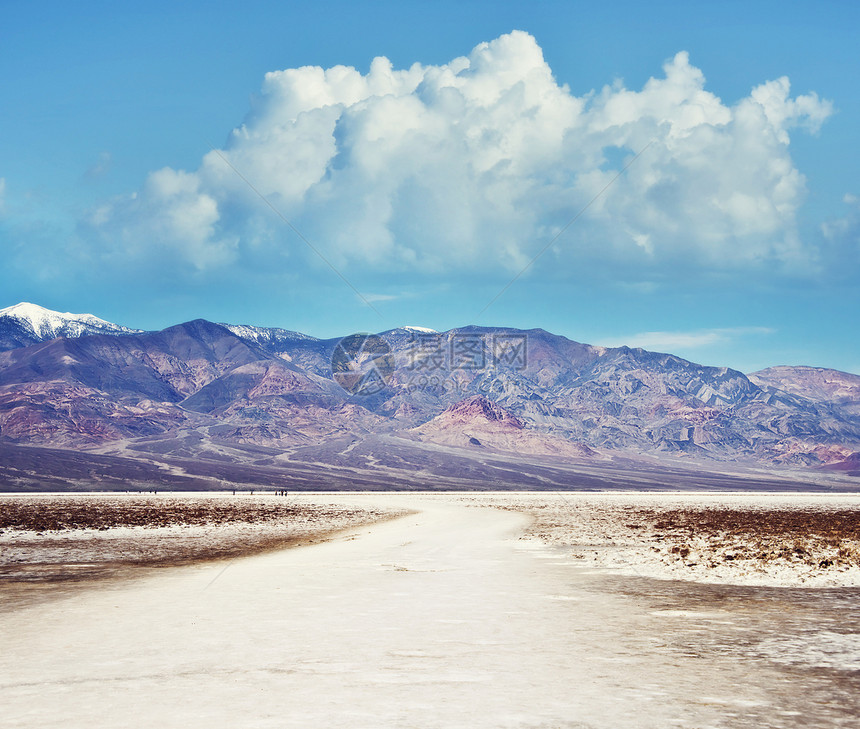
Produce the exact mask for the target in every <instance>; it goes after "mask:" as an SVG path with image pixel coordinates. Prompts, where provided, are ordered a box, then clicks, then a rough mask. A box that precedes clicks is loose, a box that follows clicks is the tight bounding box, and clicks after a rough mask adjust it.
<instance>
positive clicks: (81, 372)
mask: <svg viewBox="0 0 860 729" xmlns="http://www.w3.org/2000/svg"><path fill="white" fill-rule="evenodd" d="M21 307H23V308H21ZM3 312H11V313H7V314H3ZM87 316H89V315H87ZM28 317H30V318H28ZM93 322H95V323H93ZM379 336H380V337H381V339H382V340H384V341H385V342H386V343H387V345H388V347H389V348H390V355H389V356H388V358H387V359H386V360H385V362H386V365H387V369H385V370H384V372H383V375H384V381H385V382H384V384H385V386H384V387H382V388H381V389H380V390H379V391H378V392H373V393H372V394H369V395H356V394H351V393H350V392H347V391H346V390H344V389H343V388H342V387H341V386H340V384H338V381H336V379H335V378H334V377H333V374H332V365H331V361H332V353H333V352H334V351H335V347H336V346H337V344H338V341H339V339H330V340H320V339H316V338H313V337H309V336H307V335H304V334H301V333H298V332H291V331H289V330H284V329H266V328H262V327H250V326H245V325H220V324H214V323H211V322H208V321H205V320H196V321H193V322H187V323H185V324H179V325H176V326H173V327H169V328H167V329H165V330H163V331H160V332H140V331H137V330H130V329H127V328H124V327H119V326H117V325H112V324H110V323H109V322H105V321H104V320H100V319H96V318H95V317H90V318H89V319H87V320H86V321H84V320H83V319H82V318H81V317H80V316H78V315H63V314H57V313H56V312H50V311H48V310H44V309H41V308H40V307H34V306H33V305H26V306H25V305H21V306H20V307H10V308H9V309H5V310H2V312H0V337H1V338H2V339H0V341H2V347H3V348H5V350H6V351H2V352H0V445H2V447H3V448H5V449H6V450H5V451H4V453H5V455H4V457H3V461H2V465H0V486H2V487H4V488H16V487H20V488H36V487H38V486H36V485H35V484H36V482H37V481H38V477H39V473H38V472H39V469H40V468H42V467H40V466H39V465H33V463H32V459H29V460H27V459H24V461H26V463H27V464H30V465H28V466H27V467H26V468H18V467H17V466H13V465H12V464H13V463H18V462H24V461H22V460H21V459H22V458H24V456H22V455H21V450H20V449H21V448H31V449H33V448H38V449H39V452H40V453H44V454H49V455H45V456H44V459H43V460H44V463H45V465H44V469H45V470H46V472H47V471H50V470H51V468H52V467H51V466H50V463H53V462H56V463H60V462H61V461H62V462H64V463H66V462H67V460H64V459H67V457H66V456H62V455H61V452H63V451H66V450H69V449H73V450H75V451H76V452H77V453H78V455H77V456H76V457H77V458H84V457H85V455H81V454H90V455H91V457H92V458H96V457H97V456H98V457H99V458H102V457H111V458H115V459H126V460H130V461H134V462H135V464H136V466H135V473H138V471H139V468H140V467H141V466H140V463H142V462H146V463H149V464H155V465H154V470H153V472H152V473H151V474H149V475H146V476H140V475H138V476H136V477H135V478H137V479H138V480H139V482H140V483H144V482H146V483H148V482H151V481H153V480H155V481H157V480H158V478H159V477H158V475H157V474H158V472H163V471H164V470H165V469H164V464H165V463H172V464H173V466H171V467H172V468H173V469H174V471H173V472H174V474H175V473H177V472H180V471H181V472H182V473H185V474H190V475H188V476H187V477H188V478H189V479H191V481H192V482H193V483H195V484H199V487H200V488H203V487H213V485H217V484H220V485H222V486H223V485H224V484H225V483H236V482H237V480H238V481H241V480H242V479H246V480H247V481H248V482H255V483H268V482H270V481H271V482H273V483H274V482H275V481H277V482H278V483H279V484H280V483H281V482H280V481H278V479H282V478H283V479H286V481H287V482H290V478H292V477H291V476H290V474H293V475H295V474H296V472H297V471H301V472H302V473H305V471H307V469H311V470H314V469H316V471H315V473H316V475H314V476H309V475H307V474H305V476H302V477H301V478H299V476H295V478H296V479H298V480H299V481H301V482H302V483H307V487H310V484H311V483H315V484H317V486H319V487H326V485H327V483H328V485H330V486H331V487H333V488H334V487H337V488H341V487H343V484H342V482H343V483H346V482H349V484H350V485H351V486H353V487H355V486H356V484H357V483H358V482H360V481H363V479H367V481H368V482H369V483H370V482H372V481H373V479H374V478H376V479H377V480H380V479H381V481H383V482H385V483H386V484H389V485H390V484H392V483H394V482H397V479H404V478H405V479H410V483H413V482H415V479H414V474H423V476H422V478H424V477H426V478H427V479H428V486H433V485H434V484H435V485H438V484H440V483H441V484H443V485H444V487H455V486H456V485H460V486H462V485H463V480H464V479H465V480H466V481H468V480H469V479H477V481H476V483H479V484H480V483H485V482H486V483H490V482H493V483H498V482H499V480H500V479H501V480H502V481H504V483H505V484H508V485H511V486H515V485H516V486H522V487H526V488H528V487H549V486H550V485H551V484H553V483H555V484H556V485H558V486H560V487H565V485H566V484H568V482H569V480H570V479H569V478H568V477H567V476H564V475H560V474H561V471H564V473H574V472H576V473H578V474H579V476H578V478H579V481H578V483H581V482H582V478H584V476H582V474H583V469H586V470H588V469H594V468H597V469H605V468H610V466H611V467H613V468H614V467H617V466H618V464H621V463H639V464H641V463H646V462H647V463H654V464H663V463H669V464H672V465H673V467H675V466H676V465H680V466H681V467H683V468H687V467H688V465H690V464H710V465H707V466H706V467H707V468H711V469H717V470H720V469H722V470H723V471H724V470H725V469H726V468H727V467H728V465H727V464H731V467H732V468H742V469H751V470H753V471H754V470H756V469H759V470H760V469H762V468H767V469H777V470H778V471H779V472H780V473H782V472H787V471H786V469H817V471H815V473H819V474H839V476H840V477H842V478H850V474H852V473H856V471H857V469H856V463H857V462H858V453H860V377H857V376H855V375H850V374H847V373H841V372H837V371H834V370H826V369H821V368H811V367H775V368H770V369H767V370H763V371H761V372H758V373H754V374H751V375H749V376H747V375H745V374H743V373H741V372H738V371H736V370H732V369H729V368H725V367H722V368H721V367H706V366H702V365H698V364H695V363H692V362H689V361H687V360H684V359H681V358H679V357H675V356H673V355H670V354H660V353H655V352H649V351H646V350H643V349H631V348H628V347H617V348H605V347H595V346H590V345H587V344H580V343H578V342H574V341H571V340H569V339H567V338H565V337H561V336H557V335H553V334H550V333H548V332H546V331H543V330H540V329H534V330H527V331H524V330H517V329H509V328H484V327H465V328H461V329H453V330H451V331H448V332H433V331H432V330H425V329H421V328H417V327H410V328H402V329H394V330H389V331H387V332H383V333H382V334H380V335H379ZM34 340H35V341H34ZM380 361H381V360H380ZM28 452H29V453H30V454H31V455H32V453H34V452H35V451H28ZM50 454H53V455H50ZM86 457H90V456H86ZM28 458H29V457H28ZM476 458H479V459H480V460H479V462H478V463H479V465H476V461H475V459H476ZM52 459H53V460H52ZM523 459H525V460H527V461H528V463H527V464H526V463H525V462H524V460H523ZM121 462H125V461H121ZM180 462H181V464H182V465H181V466H179V465H177V464H179V463H180ZM99 463H101V464H103V465H102V466H99V467H98V468H96V467H93V469H91V471H90V472H91V473H92V474H94V476H93V477H94V478H96V479H98V478H101V476H100V474H102V471H103V470H104V468H107V466H104V463H106V462H103V461H99ZM111 463H114V462H113V461H111ZM458 464H459V465H458ZM612 464H615V465H612ZM216 465H217V466H218V467H217V468H216ZM204 466H205V468H204ZM240 466H241V467H243V468H245V470H244V471H242V469H241V468H239V467H240ZM252 466H253V468H251V467H252ZM57 468H59V466H57ZM112 468H113V466H112ZM116 468H118V469H119V471H120V472H121V471H122V468H121V467H120V466H116ZM249 468H250V469H251V470H248V469H249ZM16 469H17V470H16ZM100 469H101V470H100ZM219 469H220V470H219ZM255 469H256V470H255ZM260 469H262V471H261V470H260ZM303 469H304V470H303ZM457 469H459V471H458V470H457ZM494 469H501V471H503V475H501V476H500V475H499V473H497V472H496V471H495V470H494ZM535 469H537V470H538V471H540V473H541V475H540V476H537V475H536V473H537V471H536V470H535ZM545 469H550V471H549V472H547V473H549V475H547V473H545V472H544V471H545ZM559 469H561V470H559ZM570 469H573V471H571V470H570ZM194 472H199V473H197V474H196V475H195V473H194ZM490 472H492V473H490ZM810 473H811V472H810ZM219 474H220V475H219ZM261 474H263V475H261ZM458 474H459V475H458ZM469 474H472V475H471V476H470V475H469ZM476 474H477V475H476ZM43 475H44V474H43ZM102 475H103V474H102ZM835 477H836V476H834V478H835ZM52 478H53V477H52ZM58 478H60V476H58ZM118 478H119V477H118ZM302 478H303V479H305V480H304V481H302ZM566 478H568V481H566V480H565V479H566ZM570 478H572V476H571V477H570ZM195 479H196V480H195ZM267 479H268V481H267ZM326 479H328V481H326ZM350 479H352V480H351V481H350ZM458 479H459V482H458ZM482 479H483V480H482ZM586 480H587V479H586ZM682 480H683V479H682ZM216 482H217V484H216ZM79 483H80V484H83V481H82V480H80V479H78V480H75V481H74V484H73V486H74V485H76V484H79ZM415 483H417V482H415ZM539 484H544V485H543V486H540V485H539ZM365 485H366V484H365ZM416 487H417V486H416Z"/></svg>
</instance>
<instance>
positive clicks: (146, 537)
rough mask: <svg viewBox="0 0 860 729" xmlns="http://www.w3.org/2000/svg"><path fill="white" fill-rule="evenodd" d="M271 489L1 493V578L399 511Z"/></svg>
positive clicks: (332, 529) (206, 555)
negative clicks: (314, 500) (318, 501)
mask: <svg viewBox="0 0 860 729" xmlns="http://www.w3.org/2000/svg"><path fill="white" fill-rule="evenodd" d="M397 513H398V512H394V511H386V510H382V509H375V508H367V509H358V508H346V507H339V506H333V505H330V504H329V505H315V504H308V503H301V504H298V503H294V502H293V501H292V500H291V499H290V498H289V497H286V498H285V497H279V496H276V495H274V494H271V495H269V494H267V495H257V496H251V495H246V494H242V495H237V496H226V495H224V496H222V495H217V496H212V495H187V496H175V495H164V496H158V495H78V494H67V495H65V494H64V495H38V496H6V495H4V496H0V585H2V584H3V583H6V584H9V583H12V582H33V581H38V582H52V581H70V580H83V579H91V578H95V577H105V576H114V575H116V574H118V572H120V571H127V570H128V569H129V568H134V567H143V566H149V567H153V566H175V565H180V564H188V563H191V562H195V561H200V560H211V559H233V558H236V557H240V556H244V555H248V554H254V553H257V552H262V551H266V550H271V549H279V548H284V547H289V546H298V545H301V544H309V543H314V542H318V541H321V540H324V539H327V538H330V537H332V536H333V535H334V534H336V533H338V532H341V531H343V530H345V529H350V528H354V527H358V526H362V525H366V524H371V523H374V522H377V521H380V520H384V519H387V518H391V517H393V516H396V515H397Z"/></svg>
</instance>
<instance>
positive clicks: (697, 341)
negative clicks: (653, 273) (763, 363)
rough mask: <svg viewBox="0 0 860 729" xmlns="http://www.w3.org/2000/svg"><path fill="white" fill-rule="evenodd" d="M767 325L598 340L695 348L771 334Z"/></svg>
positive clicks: (644, 346) (648, 346) (611, 343)
mask: <svg viewBox="0 0 860 729" xmlns="http://www.w3.org/2000/svg"><path fill="white" fill-rule="evenodd" d="M774 331H775V330H774V329H770V328H769V327H729V328H722V329H721V328H718V329H699V330H695V331H690V332H640V333H639V334H632V335H630V336H629V337H616V338H613V339H609V340H604V341H601V342H600V345H601V346H604V347H621V346H628V347H642V349H650V350H652V351H661V352H662V351H666V352H673V351H675V350H676V349H696V348H699V347H708V346H711V345H714V344H726V343H728V342H732V341H734V340H736V339H738V338H739V337H745V336H751V335H761V334H773V333H774Z"/></svg>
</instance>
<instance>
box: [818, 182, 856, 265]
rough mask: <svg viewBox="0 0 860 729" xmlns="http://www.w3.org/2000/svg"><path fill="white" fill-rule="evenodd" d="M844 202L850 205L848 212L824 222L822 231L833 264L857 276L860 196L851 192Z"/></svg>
mask: <svg viewBox="0 0 860 729" xmlns="http://www.w3.org/2000/svg"><path fill="white" fill-rule="evenodd" d="M843 202H844V203H845V205H847V206H848V211H847V212H846V214H845V215H844V216H842V217H841V218H836V219H835V220H830V221H828V222H826V223H824V224H822V226H821V232H822V233H823V235H824V240H825V243H826V245H825V251H826V253H827V255H828V256H829V257H830V258H831V259H832V261H833V264H834V265H835V266H838V267H839V268H840V269H841V270H842V271H843V272H845V273H846V274H847V275H850V276H856V273H855V271H856V268H855V267H856V265H857V264H858V263H860V197H857V196H856V195H852V194H850V193H849V194H847V195H845V197H844V198H843Z"/></svg>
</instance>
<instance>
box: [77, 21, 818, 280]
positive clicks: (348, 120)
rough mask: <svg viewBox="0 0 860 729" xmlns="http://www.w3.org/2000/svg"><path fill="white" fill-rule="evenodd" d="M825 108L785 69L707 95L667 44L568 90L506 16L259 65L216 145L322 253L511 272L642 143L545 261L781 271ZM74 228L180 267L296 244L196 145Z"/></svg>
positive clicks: (789, 254) (799, 254) (356, 262)
mask: <svg viewBox="0 0 860 729" xmlns="http://www.w3.org/2000/svg"><path fill="white" fill-rule="evenodd" d="M831 110H832V109H831V106H830V104H829V102H826V101H821V100H820V99H818V97H817V96H816V95H815V94H809V95H804V96H798V97H795V98H791V97H790V95H789V83H788V80H787V79H786V78H781V79H777V80H776V81H769V82H766V83H763V84H762V85H760V86H758V87H756V88H755V89H753V90H752V92H751V94H750V96H748V97H746V98H744V99H742V100H741V101H740V102H738V103H737V104H735V105H733V106H727V105H726V104H724V103H723V102H722V101H721V100H720V99H719V98H717V97H716V96H715V95H713V94H712V93H711V92H709V91H707V90H706V89H705V78H704V75H703V74H702V72H701V71H700V70H699V69H698V68H696V67H695V66H693V65H691V64H690V61H689V58H688V55H687V53H685V52H681V53H678V54H677V55H676V56H675V57H674V58H673V59H671V60H670V61H668V62H667V63H666V64H665V65H664V67H663V74H662V76H660V77H656V78H652V79H650V80H649V81H648V82H647V83H646V84H645V86H644V87H643V88H642V89H641V90H638V91H637V90H630V89H627V88H625V87H624V86H623V85H622V84H620V83H616V84H614V85H612V86H607V87H605V88H604V89H602V90H601V91H599V92H596V93H589V94H585V95H583V96H576V95H575V94H573V93H571V91H570V90H569V89H568V88H567V87H566V86H563V85H559V84H558V82H557V81H556V80H555V78H554V77H553V74H552V71H551V69H550V68H549V66H548V65H547V63H546V62H545V60H544V58H543V53H542V51H541V49H540V47H539V46H538V45H537V43H536V41H535V39H534V38H532V37H531V36H530V35H528V34H527V33H523V32H520V31H515V32H513V33H511V34H508V35H504V36H501V37H500V38H497V39H496V40H494V41H492V42H490V43H482V44H480V45H478V46H477V47H476V48H474V49H473V50H472V52H471V53H470V55H469V56H468V57H462V58H456V59H454V60H453V61H451V62H450V63H447V64H444V65H440V66H422V65H420V64H415V65H413V66H411V67H410V68H408V69H401V70H398V69H394V68H393V67H392V65H391V63H390V62H389V61H388V60H387V59H385V58H377V59H375V60H374V61H373V63H372V64H371V66H370V69H369V71H368V72H367V73H366V74H362V73H360V72H359V71H357V70H356V69H354V68H349V67H344V66H336V67H334V68H329V69H322V68H318V67H311V66H307V67H303V68H296V69H287V70H283V71H274V72H271V73H268V74H266V77H265V80H264V83H263V89H262V95H261V97H260V98H259V100H258V101H257V102H256V103H255V105H254V108H253V110H252V111H251V113H250V114H249V115H248V117H247V119H246V120H245V122H244V123H243V124H242V125H241V126H240V127H238V128H237V129H235V130H234V131H233V133H232V134H231V137H230V140H229V143H228V144H227V145H226V147H225V149H224V150H221V151H220V154H223V155H224V157H226V158H227V159H228V160H229V162H230V164H232V165H233V166H235V168H236V169H237V170H239V171H240V172H241V173H242V175H244V176H245V177H246V178H247V179H248V180H249V181H250V182H251V183H252V184H253V185H254V187H255V188H256V189H257V190H258V191H259V193H260V194H262V195H264V196H265V197H266V198H267V199H268V200H270V201H271V202H272V204H273V205H275V206H276V207H277V208H278V209H279V210H280V211H281V212H282V213H283V214H284V215H285V216H286V217H287V218H288V219H290V220H291V221H292V222H293V223H294V224H295V225H296V226H297V228H298V229H299V230H301V231H302V232H303V233H304V234H305V236H306V237H307V238H308V239H309V240H311V241H312V242H313V243H314V244H315V245H316V246H317V247H319V248H320V249H321V250H322V251H323V252H324V253H325V255H326V256H327V257H329V258H330V259H331V260H332V261H333V262H334V263H335V264H336V265H338V266H341V267H354V266H371V267H372V268H373V269H374V270H376V271H384V270H423V271H430V272H434V271H436V272H444V271H449V270H469V269H472V270H476V269H481V268H487V267H501V268H504V269H507V270H510V271H517V270H519V269H521V268H522V267H523V266H524V265H525V264H526V263H527V262H528V261H529V260H530V258H531V257H532V256H533V255H534V254H535V253H536V252H537V251H538V250H540V248H541V247H542V246H543V245H545V243H546V242H548V241H549V240H550V239H551V238H552V237H553V236H554V235H556V234H557V233H558V232H559V231H560V230H561V228H562V227H563V226H564V224H565V223H567V222H568V221H569V220H570V218H571V217H572V216H573V215H574V214H575V213H576V212H577V211H578V210H579V209H580V208H581V207H582V206H583V205H584V204H585V203H587V202H588V201H589V200H591V199H592V198H593V197H594V196H595V195H596V194H598V193H599V192H600V191H601V190H603V189H604V188H605V187H606V185H607V184H608V183H609V182H610V181H611V180H612V178H613V177H614V176H615V174H616V173H617V170H618V169H619V165H618V164H617V163H616V164H614V165H613V164H611V163H610V159H611V158H612V159H614V158H615V157H618V156H619V155H620V156H621V157H626V159H628V160H629V159H630V158H631V157H632V155H633V153H634V152H637V151H639V150H641V149H643V148H644V147H645V146H646V145H648V144H649V143H650V145H651V146H650V147H648V149H647V151H646V152H645V153H644V154H643V155H642V156H641V158H639V160H637V162H636V163H635V164H634V165H632V166H631V167H630V168H629V170H628V171H627V172H626V173H625V174H624V175H623V176H622V177H620V178H619V179H618V180H617V181H616V182H615V183H614V184H613V185H612V187H611V188H610V189H609V190H608V191H607V192H606V194H604V195H603V196H602V197H600V199H599V200H598V201H597V202H596V203H595V204H594V205H593V206H592V207H591V208H590V209H589V210H588V212H587V213H586V214H585V215H584V216H583V217H582V219H580V220H579V221H577V223H576V227H575V228H573V229H571V231H568V232H567V233H565V235H564V236H563V237H562V239H561V240H560V242H559V245H558V246H557V248H556V250H555V253H554V255H556V257H557V258H558V260H559V261H560V264H558V265H561V266H570V267H572V266H574V265H579V264H587V263H588V262H589V261H610V262H620V261H621V262H625V263H626V264H629V265H630V266H631V268H637V269H642V270H647V269H649V268H654V267H660V266H667V265H668V266H673V267H674V266H678V265H682V266H691V267H697V266H707V267H709V268H713V267H719V268H730V269H731V268H737V267H749V266H750V265H756V264H768V265H771V264H774V263H776V264H779V265H781V266H788V267H792V266H795V267H798V266H808V265H809V264H810V262H811V260H812V254H811V253H810V251H809V250H807V249H806V248H805V247H804V246H803V245H802V244H801V242H800V240H799V237H798V235H797V232H796V220H795V218H796V213H797V210H798V207H799V206H800V205H801V203H802V201H803V198H804V193H805V181H804V178H803V176H802V175H801V174H800V173H799V172H798V170H797V169H796V168H795V167H794V164H793V162H792V160H791V157H790V155H789V142H790V136H789V132H790V131H791V130H792V129H794V128H796V127H801V128H805V129H807V130H810V131H813V132H814V131H816V130H817V129H818V128H819V127H820V125H821V123H822V122H823V121H824V119H825V118H826V117H827V116H828V115H829V114H830V113H831ZM90 224H91V226H92V228H94V229H95V231H96V232H97V233H98V234H99V235H100V236H101V237H102V239H103V240H105V241H110V242H111V243H112V244H113V245H118V246H121V247H124V248H125V249H131V250H132V251H137V252H145V251H146V250H148V249H149V248H150V247H151V246H156V247H157V248H158V249H159V250H168V249H170V250H172V251H173V252H174V253H175V254H176V255H177V256H178V257H180V258H182V259H184V260H186V261H188V262H190V263H192V264H193V265H194V266H195V267H196V268H198V269H203V268H207V267H212V266H219V265H224V264H228V263H229V264H236V263H240V264H241V262H242V261H243V260H244V259H246V258H254V260H259V259H260V256H261V255H262V256H266V255H269V256H270V257H271V258H273V259H275V258H277V259H278V260H280V259H281V258H283V255H284V254H283V251H284V250H285V249H286V250H297V249H299V248H301V247H302V245H303V244H302V243H301V242H299V241H298V240H297V239H296V237H295V236H294V235H293V234H292V233H291V232H290V231H289V230H288V229H287V227H286V226H284V225H283V223H282V221H280V220H278V218H277V217H276V216H274V215H273V214H272V213H271V211H270V210H268V209H267V208H266V206H265V205H263V204H262V203H261V201H260V200H259V198H258V197H257V196H256V194H255V192H254V191H252V190H250V189H249V188H248V186H247V185H246V184H245V182H243V181H242V180H241V179H240V178H239V176H237V175H236V174H235V172H234V171H233V170H231V169H230V167H229V166H228V165H227V164H225V162H224V160H223V159H222V158H221V157H220V156H219V154H217V153H215V152H210V153H209V154H207V155H206V156H205V157H204V158H203V160H202V162H201V165H200V167H199V168H198V169H197V170H196V171H194V172H184V171H176V170H171V169H164V170H159V171H157V172H154V173H152V175H151V176H150V178H149V180H148V181H147V183H146V185H145V186H144V188H143V189H142V190H141V191H140V192H139V193H138V194H137V195H136V196H131V197H129V198H126V199H123V200H118V201H113V202H111V203H109V204H107V205H105V206H103V207H102V208H101V209H99V210H98V211H95V212H94V214H93V215H92V216H91V220H90ZM643 275H644V276H645V277H647V276H648V274H647V273H645V274H643Z"/></svg>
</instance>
